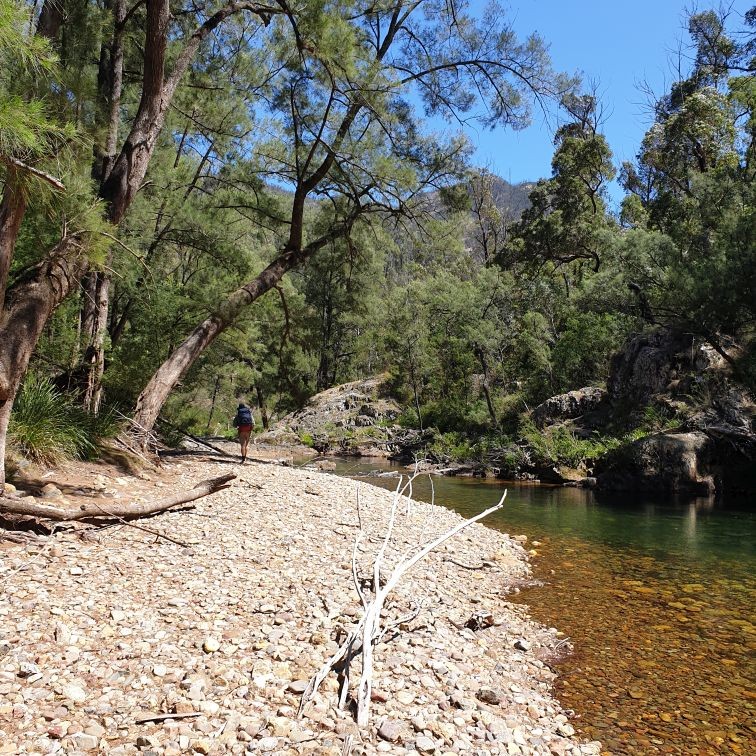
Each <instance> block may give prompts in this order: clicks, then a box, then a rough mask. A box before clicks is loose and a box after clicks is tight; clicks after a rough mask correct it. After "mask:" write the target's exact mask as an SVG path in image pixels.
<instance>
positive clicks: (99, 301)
mask: <svg viewBox="0 0 756 756" xmlns="http://www.w3.org/2000/svg"><path fill="white" fill-rule="evenodd" d="M83 290H84V291H83V296H84V297H85V298H86V301H87V302H88V304H89V306H88V307H85V308H84V312H83V313H82V331H83V335H84V339H85V340H86V344H87V346H86V347H85V350H84V363H85V364H86V365H87V366H88V370H87V385H86V389H85V392H84V407H85V408H86V409H87V410H88V411H89V412H92V413H93V414H95V415H96V414H97V413H98V412H99V410H100V402H101V400H102V376H103V373H104V372H105V334H106V333H107V325H108V305H109V302H110V297H109V294H110V275H109V274H108V273H105V272H103V271H90V272H89V273H88V274H87V275H86V276H85V277H84V282H83Z"/></svg>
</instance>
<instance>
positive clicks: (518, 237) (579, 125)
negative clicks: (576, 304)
mask: <svg viewBox="0 0 756 756" xmlns="http://www.w3.org/2000/svg"><path fill="white" fill-rule="evenodd" d="M563 104H564V106H565V108H566V110H567V112H568V114H569V120H568V122H567V123H565V124H564V125H563V126H561V127H560V128H559V129H558V130H557V132H556V135H555V136H554V143H555V145H556V150H555V152H554V157H553V159H552V163H551V165H552V177H551V178H550V179H544V180H541V181H539V182H538V183H537V184H536V186H535V188H534V189H533V191H532V192H531V193H530V195H529V199H530V207H528V208H527V209H525V211H524V212H523V214H522V217H521V219H520V221H519V222H518V223H516V224H514V226H513V227H512V228H510V230H509V238H508V240H507V244H506V245H505V246H504V250H503V254H502V255H500V261H501V262H502V264H504V265H508V264H510V263H511V262H529V263H534V264H535V265H536V266H539V267H540V266H543V265H546V266H549V267H550V268H551V269H552V270H560V269H562V268H565V267H568V266H573V267H574V266H575V265H578V266H581V267H583V266H585V265H588V266H590V268H591V269H592V270H593V271H598V270H599V268H600V267H601V264H602V260H603V258H604V256H605V253H606V251H607V246H608V244H609V239H608V237H610V236H611V232H612V230H613V227H614V223H613V221H612V219H611V217H610V215H609V213H608V211H607V185H608V183H609V182H610V181H611V180H612V179H613V178H614V175H615V170H614V167H613V165H612V153H611V150H610V149H609V145H608V143H607V141H606V138H605V137H604V136H603V135H602V134H601V133H600V131H599V127H600V121H601V116H600V108H599V103H598V101H597V100H596V98H595V97H594V96H593V95H573V94H570V95H568V96H567V97H565V98H564V100H563ZM560 272H562V271H561V270H560ZM565 281H568V279H567V278H566V277H565Z"/></svg>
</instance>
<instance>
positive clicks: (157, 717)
mask: <svg viewBox="0 0 756 756" xmlns="http://www.w3.org/2000/svg"><path fill="white" fill-rule="evenodd" d="M201 716H202V712H201V711H190V712H187V713H186V714H148V715H147V716H146V717H137V718H136V719H135V720H134V723H135V724H144V723H145V722H164V721H165V720H166V719H189V718H193V717H201Z"/></svg>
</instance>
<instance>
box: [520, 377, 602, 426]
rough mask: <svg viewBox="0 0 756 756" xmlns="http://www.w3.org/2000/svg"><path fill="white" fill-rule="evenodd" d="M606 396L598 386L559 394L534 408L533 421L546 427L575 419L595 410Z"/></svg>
mask: <svg viewBox="0 0 756 756" xmlns="http://www.w3.org/2000/svg"><path fill="white" fill-rule="evenodd" d="M605 398H606V391H604V389H602V388H597V387H596V386H586V387H585V388H581V389H576V390H575V391H568V392H567V393H566V394H558V395H557V396H552V397H551V398H550V399H547V400H546V401H545V402H543V403H542V404H539V405H538V406H537V407H536V408H535V409H534V410H533V414H532V418H533V422H534V423H535V424H536V426H537V427H538V428H544V427H545V426H547V425H552V424H553V423H555V422H559V421H562V420H573V419H574V418H577V417H581V416H582V415H585V414H586V413H587V412H592V411H593V410H595V409H596V408H597V407H598V406H599V404H601V402H602V401H603V400H604V399H605Z"/></svg>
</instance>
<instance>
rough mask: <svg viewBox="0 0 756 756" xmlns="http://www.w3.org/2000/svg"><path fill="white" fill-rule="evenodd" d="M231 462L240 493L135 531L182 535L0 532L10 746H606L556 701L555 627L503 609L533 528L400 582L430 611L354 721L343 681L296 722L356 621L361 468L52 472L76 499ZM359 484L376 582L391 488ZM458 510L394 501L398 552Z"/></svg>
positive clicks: (394, 647) (491, 536)
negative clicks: (87, 481)
mask: <svg viewBox="0 0 756 756" xmlns="http://www.w3.org/2000/svg"><path fill="white" fill-rule="evenodd" d="M229 470H233V471H234V472H237V473H238V475H239V478H238V480H237V481H235V483H234V485H233V487H232V488H230V489H228V490H226V491H222V492H220V493H217V494H214V495H213V496H211V497H208V498H205V499H202V500H200V501H199V502H197V506H196V509H194V510H191V511H175V512H171V513H165V514H163V515H161V516H159V517H157V518H154V519H152V520H149V521H143V522H142V523H140V524H142V525H144V526H145V527H148V528H150V529H152V530H159V531H162V532H164V533H165V534H166V535H169V536H170V537H171V538H172V539H174V540H175V541H179V542H181V543H183V544H185V545H183V546H181V545H178V544H177V543H175V542H169V541H166V540H164V539H162V538H156V536H155V535H154V534H151V533H147V532H144V531H142V530H138V529H136V528H132V527H126V526H122V525H115V526H109V527H105V528H101V529H92V528H86V527H84V526H77V527H70V528H63V529H61V531H60V532H57V533H56V534H55V535H54V536H53V537H51V538H47V539H45V540H42V541H38V542H31V543H30V544H28V545H23V544H16V543H9V542H8V541H2V540H0V579H2V584H3V600H2V602H1V603H0V753H31V752H35V753H54V752H59V753H79V752H91V753H95V752H99V753H113V754H117V753H137V752H142V753H145V754H166V755H167V754H179V753H190V752H195V753H201V754H214V753H226V752H228V753H246V752H255V753H257V752H260V753H274V754H302V753H307V754H334V756H336V755H338V754H342V752H343V751H342V748H343V744H344V741H345V740H346V739H347V736H348V735H352V736H353V737H352V751H351V752H352V753H354V754H372V753H394V754H401V753H409V752H413V751H414V752H419V753H438V754H441V753H460V754H461V753H464V754H518V753H522V754H580V753H584V754H588V753H598V752H599V746H598V744H596V743H592V744H581V743H579V742H578V741H577V740H576V739H575V737H574V730H573V728H572V726H571V725H570V723H569V722H568V718H567V716H566V714H565V712H564V711H562V710H561V708H560V706H559V704H558V702H557V701H556V700H555V699H554V698H553V697H552V695H551V683H552V681H553V678H554V675H553V673H552V672H551V670H550V668H549V666H548V664H547V663H545V661H544V660H548V658H549V657H550V656H551V655H553V653H554V652H555V649H556V647H557V646H558V643H559V637H558V633H557V631H556V630H554V629H547V628H544V627H542V626H539V625H537V624H536V623H534V622H533V621H531V620H530V618H529V617H528V615H527V612H526V611H525V609H524V608H523V607H521V606H517V605H514V604H511V603H510V602H508V601H507V598H506V596H507V593H508V591H510V590H513V589H516V586H517V584H518V582H521V581H522V580H523V579H525V578H527V576H528V564H527V561H526V559H527V557H526V553H525V550H524V549H523V547H522V545H521V543H520V542H518V541H522V538H519V539H517V538H516V539H510V538H508V537H507V536H504V535H502V534H500V533H498V532H495V531H493V530H489V529H487V528H485V527H483V526H480V525H475V526H472V527H471V528H470V529H468V530H466V531H464V532H463V533H461V534H460V535H459V536H457V537H456V538H455V539H453V540H452V541H450V542H448V543H447V544H446V545H445V546H444V547H441V548H440V549H439V551H438V552H433V553H432V554H431V555H430V556H429V558H428V559H427V560H426V561H425V562H423V563H421V564H420V565H419V566H418V567H417V568H416V569H415V570H414V571H413V572H412V573H410V574H408V575H407V576H406V577H405V578H404V579H403V581H402V582H401V583H400V585H399V587H398V589H397V590H396V593H395V595H394V597H393V601H391V602H390V606H389V607H388V613H389V614H390V615H391V616H402V615H404V614H406V612H407V610H408V609H409V608H410V607H411V606H412V605H415V604H417V603H420V605H421V606H422V610H421V612H420V614H419V615H418V616H417V618H416V619H414V620H412V621H410V622H409V623H408V624H406V625H402V626H400V628H399V630H398V631H397V632H396V633H395V634H389V635H388V636H387V637H386V639H385V640H384V641H383V642H382V643H381V644H380V645H379V646H378V648H377V653H376V661H375V674H374V693H373V703H372V715H371V721H370V725H369V726H368V727H367V728H366V729H363V730H361V731H359V730H358V729H357V727H356V725H355V723H354V720H353V716H352V714H351V713H349V712H348V711H342V710H340V709H338V707H337V692H336V689H337V686H338V682H337V679H336V677H335V675H333V674H332V675H330V676H329V677H328V678H327V680H326V682H325V684H324V685H323V687H322V689H321V691H320V692H319V693H318V694H317V695H316V696H315V698H314V700H313V701H312V702H311V703H309V704H308V705H307V706H306V707H305V709H304V713H303V716H302V717H301V718H298V717H297V706H298V704H299V699H300V694H301V691H302V690H303V688H304V686H305V684H306V681H307V680H308V679H309V677H310V676H311V675H312V674H313V673H314V672H315V671H316V670H317V669H318V668H319V667H320V666H321V664H322V663H323V662H324V661H325V660H326V659H327V658H328V657H329V655H330V654H331V653H332V652H333V651H334V650H335V648H336V646H337V642H338V639H340V637H341V636H342V635H343V633H344V631H345V630H348V629H349V628H350V627H351V626H352V625H353V624H354V623H355V622H356V620H357V618H358V616H359V611H360V605H359V603H358V600H357V596H356V594H355V591H354V588H353V585H352V575H351V566H350V555H351V551H352V545H353V542H354V538H355V534H356V532H357V512H356V504H355V502H356V498H355V489H356V484H355V483H354V482H353V481H349V480H345V479H341V478H337V477H335V476H331V475H327V474H324V473H321V472H316V471H305V470H297V469H291V468H285V467H280V466H277V465H273V464H262V463H252V464H247V465H244V466H243V467H238V466H236V465H235V464H230V463H229V460H228V459H223V458H217V459H216V460H214V461H213V460H211V459H210V458H206V457H201V456H199V455H195V456H193V457H192V458H183V459H182V458H181V457H178V458H175V459H173V460H172V461H170V462H167V463H166V465H165V469H164V471H163V472H162V474H161V475H160V476H159V478H156V477H155V476H154V475H147V476H143V477H144V478H146V479H137V478H129V477H123V476H121V475H119V474H118V473H117V472H116V471H115V470H113V469H112V468H108V469H105V470H101V471H100V473H99V476H98V477H97V478H96V485H93V486H89V487H83V486H82V485H81V484H80V483H79V484H76V485H74V484H73V483H70V484H66V482H65V480H63V479H62V478H64V477H65V476H57V475H55V474H52V475H50V476H48V477H47V478H46V479H47V480H48V481H49V482H50V483H52V484H54V486H55V487H57V488H58V489H60V490H61V491H62V493H63V494H64V497H65V499H64V500H66V501H68V502H69V504H70V505H71V506H75V505H76V504H77V502H78V500H79V499H83V498H85V497H89V498H91V499H92V500H98V501H103V500H105V501H106V500H107V499H108V498H111V499H119V498H127V497H128V498H129V499H135V498H147V497H150V496H156V495H158V494H159V495H164V494H165V492H166V488H171V489H172V488H178V487H182V488H183V487H189V486H191V485H192V484H193V483H194V482H196V481H197V480H200V479H203V478H208V477H212V476H216V475H219V474H221V473H224V472H227V471H229ZM150 478H153V480H150ZM21 485H23V484H21ZM20 487H21V486H20ZM158 488H159V489H160V490H159V491H158V490H156V489H158ZM51 493H52V489H51V488H48V489H47V492H46V495H47V496H48V497H49V496H50V494H51ZM53 495H54V494H53ZM361 495H362V503H363V524H364V525H365V527H366V530H367V534H368V538H366V539H365V541H364V543H365V546H364V549H363V550H362V551H361V552H360V554H359V562H360V571H361V572H364V573H365V574H366V575H367V574H368V567H369V564H370V557H371V555H373V554H374V553H375V551H376V550H377V548H378V547H379V543H380V540H381V539H382V536H383V533H384V530H385V526H386V521H387V516H388V511H389V506H390V501H391V494H390V493H388V492H385V491H383V490H380V489H377V488H374V487H372V486H369V485H365V484H362V485H361ZM61 498H62V497H61ZM490 503H491V502H481V507H483V506H485V505H488V504H490ZM103 506H106V504H103ZM459 521H460V518H459V516H458V515H456V514H455V513H453V512H450V511H447V510H445V509H442V508H440V507H434V506H432V505H429V504H422V503H413V504H412V505H411V507H409V508H408V509H405V507H404V506H402V508H401V515H400V517H399V522H398V525H397V528H396V531H395V539H394V541H393V542H392V545H391V548H390V549H389V564H390V563H391V562H392V561H395V560H396V559H397V558H398V556H399V555H400V554H401V553H403V552H404V551H405V550H406V549H407V548H408V547H409V546H411V545H413V544H418V543H420V542H425V541H426V540H428V539H430V538H431V537H432V536H434V535H436V534H440V533H442V532H444V531H446V530H447V529H449V528H450V527H452V526H453V525H455V524H456V523H458V522H459Z"/></svg>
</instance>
